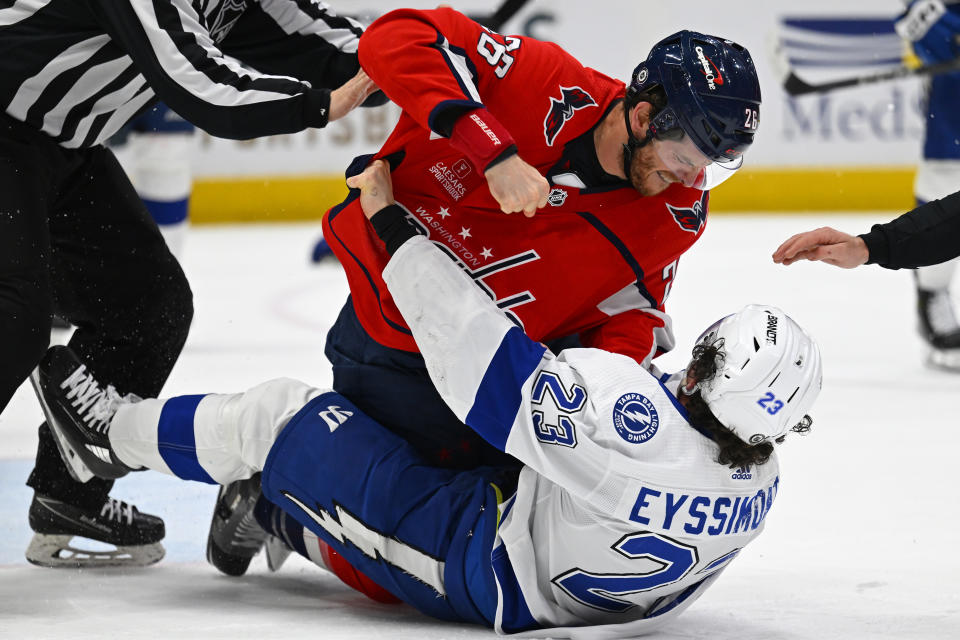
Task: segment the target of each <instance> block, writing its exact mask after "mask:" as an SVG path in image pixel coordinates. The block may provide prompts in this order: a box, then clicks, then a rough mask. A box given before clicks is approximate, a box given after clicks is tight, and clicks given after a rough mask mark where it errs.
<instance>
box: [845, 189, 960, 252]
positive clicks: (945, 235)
mask: <svg viewBox="0 0 960 640" xmlns="http://www.w3.org/2000/svg"><path fill="white" fill-rule="evenodd" d="M860 237H861V238H863V240H864V242H865V243H866V244H867V249H868V250H869V252H870V259H869V260H868V261H867V262H868V263H869V264H879V265H880V266H881V267H885V268H887V269H911V268H916V267H923V266H927V265H933V264H940V263H941V262H946V261H947V260H950V259H952V258H955V257H957V256H958V255H960V192H957V193H954V194H951V195H949V196H947V197H946V198H942V199H940V200H931V201H930V202H927V203H926V204H923V205H920V206H919V207H917V208H916V209H913V210H912V211H908V212H907V213H905V214H903V215H902V216H900V217H899V218H896V219H894V220H891V221H890V222H887V223H886V224H876V225H874V226H873V228H872V229H871V230H870V232H869V233H865V234H863V235H861V236H860Z"/></svg>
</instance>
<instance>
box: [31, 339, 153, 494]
mask: <svg viewBox="0 0 960 640" xmlns="http://www.w3.org/2000/svg"><path fill="white" fill-rule="evenodd" d="M30 382H31V384H32V385H33V389H34V391H35V392H36V393H37V397H38V398H39V399H40V405H41V406H42V407H43V413H44V414H45V415H46V417H47V423H48V424H49V425H50V427H51V429H53V434H54V436H55V438H54V440H55V441H56V442H57V446H58V447H59V448H60V454H61V455H62V456H63V460H64V462H66V463H67V468H68V469H69V470H70V472H71V475H73V476H74V478H75V479H77V480H79V481H80V482H84V481H85V480H86V479H89V473H88V474H86V478H85V477H84V474H83V471H84V469H88V470H89V472H93V473H94V474H95V475H98V476H100V477H101V478H106V479H108V480H109V479H113V478H120V477H122V476H125V475H126V474H127V472H129V471H131V469H130V467H128V466H127V465H125V464H123V463H122V462H121V461H120V459H119V458H117V456H116V455H115V454H114V453H113V450H112V449H111V447H110V439H109V437H108V434H109V432H110V420H111V419H113V416H114V414H115V413H116V412H117V408H118V407H119V406H120V405H121V404H123V403H128V402H135V401H137V400H139V398H137V397H136V396H133V395H127V396H124V397H122V398H121V397H120V394H118V393H117V390H116V389H114V388H113V386H112V385H108V386H107V387H106V388H101V387H100V383H99V382H98V381H97V380H96V379H95V378H94V377H93V375H92V374H91V373H90V372H89V371H88V370H87V367H86V365H83V364H81V363H80V360H79V359H78V358H77V356H76V354H74V353H73V351H72V350H71V349H70V348H69V347H62V346H55V347H50V349H49V350H48V351H47V353H46V355H45V356H44V357H43V359H42V360H41V361H40V364H39V365H38V366H37V368H36V369H35V370H34V372H33V373H32V374H31V375H30Z"/></svg>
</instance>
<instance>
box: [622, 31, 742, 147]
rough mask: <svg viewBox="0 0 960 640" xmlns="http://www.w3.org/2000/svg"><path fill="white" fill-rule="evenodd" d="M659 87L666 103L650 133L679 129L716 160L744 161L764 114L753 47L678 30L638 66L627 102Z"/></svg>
mask: <svg viewBox="0 0 960 640" xmlns="http://www.w3.org/2000/svg"><path fill="white" fill-rule="evenodd" d="M658 86H659V87H661V88H662V89H663V91H664V93H665V94H666V99H667V105H666V107H665V108H664V109H662V110H661V111H660V112H659V113H657V114H656V115H655V116H654V117H653V119H652V121H651V123H650V128H649V129H650V130H649V133H648V135H650V136H652V137H653V138H663V137H669V134H670V132H676V130H677V129H680V130H682V131H683V132H684V133H685V134H686V135H688V136H689V137H690V139H691V140H692V141H693V143H694V144H695V145H696V146H697V148H698V149H699V150H700V151H701V152H703V154H704V155H705V156H707V157H708V158H710V159H711V160H713V161H714V162H717V163H729V162H731V161H737V162H739V161H740V159H741V155H742V154H743V152H744V151H746V149H747V148H748V147H749V146H750V144H751V143H752V142H753V136H754V134H755V133H756V130H757V122H758V119H759V115H760V82H759V80H758V79H757V70H756V68H755V67H754V64H753V59H752V58H751V57H750V52H749V51H747V50H746V49H745V48H744V47H742V46H740V45H738V44H736V43H735V42H731V41H729V40H723V39H721V38H716V37H714V36H708V35H705V34H702V33H697V32H695V31H679V32H677V33H675V34H673V35H671V36H669V37H667V38H664V39H663V40H661V41H660V42H658V43H657V44H656V45H654V47H653V48H652V49H651V50H650V54H649V55H648V56H647V59H646V60H645V61H643V62H641V63H640V64H639V65H638V66H637V68H636V69H634V71H633V76H632V77H631V79H630V85H629V87H628V88H627V100H628V103H627V104H628V105H630V104H636V102H637V101H638V100H641V99H642V95H643V94H644V92H648V91H650V90H652V89H653V88H654V87H658ZM631 137H632V136H631Z"/></svg>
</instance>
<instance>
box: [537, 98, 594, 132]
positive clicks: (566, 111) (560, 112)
mask: <svg viewBox="0 0 960 640" xmlns="http://www.w3.org/2000/svg"><path fill="white" fill-rule="evenodd" d="M595 106H597V101H596V100H594V99H593V96H591V95H590V94H589V93H587V92H586V91H584V90H583V89H581V88H580V87H560V99H559V100H557V99H556V98H550V110H549V111H548V112H547V117H546V118H545V119H544V121H543V135H544V137H545V138H546V139H547V146H549V147H552V146H553V141H554V140H555V139H556V137H557V134H558V133H560V129H563V125H564V124H566V122H567V120H569V119H570V118H572V117H573V112H574V111H576V110H577V109H583V108H585V107H595Z"/></svg>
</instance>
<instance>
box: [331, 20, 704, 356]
mask: <svg viewBox="0 0 960 640" xmlns="http://www.w3.org/2000/svg"><path fill="white" fill-rule="evenodd" d="M359 55H360V62H361V65H362V66H363V68H364V69H365V70H366V72H367V73H368V74H369V75H370V77H371V78H373V80H374V81H375V82H376V83H377V84H378V85H379V86H380V87H381V88H382V89H383V90H384V92H385V93H386V94H387V95H388V96H389V97H390V99H391V100H393V101H394V102H396V103H397V104H398V105H400V106H401V107H402V109H403V113H402V115H401V118H400V121H399V123H398V124H397V126H396V128H395V129H394V131H393V133H392V134H391V136H390V138H389V139H388V140H387V141H386V143H385V144H384V146H383V148H382V149H381V150H380V152H379V153H378V154H377V157H387V156H390V157H391V158H394V159H397V158H399V164H396V163H395V166H394V169H393V171H392V178H393V188H394V195H395V198H396V200H397V202H398V203H399V204H401V205H402V206H404V207H405V208H406V209H407V211H408V212H409V215H410V217H411V218H412V219H413V221H415V222H416V223H417V224H418V226H419V227H420V228H421V230H422V231H423V232H424V233H426V234H427V235H428V237H429V238H430V239H431V240H432V241H434V242H435V243H436V244H437V245H438V246H440V247H441V248H443V249H444V250H445V252H446V253H447V254H448V255H449V256H450V257H451V258H452V259H454V260H456V261H457V262H458V263H459V264H460V265H461V266H462V267H463V268H464V269H465V270H466V272H467V273H468V274H469V275H470V276H471V277H472V278H473V279H474V280H475V281H476V283H477V284H478V285H479V286H480V287H482V288H483V289H484V290H485V291H486V292H487V293H488V294H489V295H490V296H491V297H492V298H493V299H495V300H496V301H497V303H498V305H499V306H500V308H501V309H503V310H504V312H506V313H507V314H508V315H511V316H512V317H513V318H514V319H515V320H517V321H518V322H519V323H520V324H521V325H522V326H523V328H524V330H525V331H526V332H527V334H528V335H529V336H530V337H532V338H534V339H535V340H543V341H546V340H550V339H553V338H558V337H562V336H567V335H573V334H579V336H580V339H581V342H582V343H583V345H584V346H592V347H597V348H601V349H606V350H608V351H614V352H618V353H623V354H626V355H629V356H631V357H633V358H634V359H636V360H637V361H639V362H641V363H647V362H649V360H650V359H651V358H652V357H654V356H655V355H657V353H658V352H662V351H666V350H669V349H670V348H672V347H673V335H672V331H671V327H670V320H669V318H668V317H667V315H666V314H665V313H664V307H663V305H664V302H665V300H666V298H667V295H668V293H669V290H670V285H671V282H672V280H673V278H674V276H675V275H676V270H677V261H678V259H679V257H680V255H681V254H682V253H683V252H684V251H686V250H687V249H688V248H689V247H690V246H691V245H692V244H693V243H694V242H695V241H696V240H697V238H698V237H699V236H700V234H701V233H702V232H703V228H704V225H705V222H706V211H707V199H708V194H707V193H706V192H701V191H699V190H696V189H692V188H687V187H684V186H682V185H680V184H673V185H671V186H670V187H669V188H668V189H667V190H666V191H664V192H663V193H661V194H659V195H657V196H648V197H642V196H640V195H639V194H638V193H637V192H636V191H635V190H634V189H632V188H629V187H619V188H593V189H590V188H578V187H577V186H568V185H570V184H575V181H574V180H571V179H569V178H567V179H564V178H563V177H562V176H561V175H554V177H553V179H552V184H551V187H552V191H551V193H550V198H549V204H548V205H547V206H546V207H544V208H543V209H540V210H539V211H538V212H537V213H536V215H535V216H534V217H533V218H526V217H524V216H523V215H522V214H519V213H517V214H512V215H506V214H504V213H502V212H501V211H500V208H499V205H498V204H497V202H496V200H494V198H493V197H492V196H491V195H490V192H489V189H488V188H487V185H486V182H485V180H484V177H483V174H482V172H481V170H480V168H478V167H475V166H473V165H472V164H471V163H470V160H469V159H468V158H467V156H466V155H465V154H464V153H462V152H460V151H457V150H456V149H455V148H454V147H453V146H451V144H450V142H449V140H448V139H447V138H444V137H441V136H439V135H438V134H437V133H434V132H433V131H432V130H431V125H432V124H434V123H433V120H432V119H433V117H434V116H435V115H436V114H437V113H439V111H440V110H441V109H442V108H443V107H445V106H449V105H463V106H466V107H478V108H486V109H487V110H488V111H489V113H491V114H493V116H494V117H495V118H496V119H497V120H498V121H499V122H500V123H501V124H502V125H504V126H505V128H506V129H507V130H508V131H509V132H510V134H511V135H512V136H513V138H514V140H515V142H516V145H517V148H518V152H519V154H520V157H521V158H523V159H524V160H525V161H526V162H528V163H530V164H531V165H533V166H534V167H536V168H537V169H538V170H540V172H541V173H542V174H544V175H549V174H548V172H550V170H551V168H554V169H555V165H556V164H557V163H558V161H560V159H561V156H562V153H563V149H564V145H566V144H567V143H568V142H569V141H571V140H573V139H575V138H576V137H578V136H580V135H582V134H584V133H585V132H587V131H589V130H590V129H591V128H592V127H593V126H594V125H595V124H597V122H599V121H600V120H601V119H602V118H603V116H604V115H605V114H606V113H607V112H608V110H609V108H610V107H611V105H612V104H613V102H614V101H615V100H617V99H619V98H622V97H623V95H624V92H625V86H624V84H623V83H622V82H620V81H618V80H614V79H612V78H609V77H607V76H605V75H603V74H601V73H599V72H597V71H596V70H593V69H590V68H587V67H584V66H583V65H581V64H580V63H579V62H577V61H576V60H575V59H574V58H572V57H571V56H570V55H569V54H567V53H566V52H565V51H563V49H561V48H560V47H558V46H557V45H555V44H552V43H548V42H541V41H538V40H534V39H531V38H524V37H517V36H502V35H499V34H497V33H493V32H490V31H488V30H486V29H484V28H483V27H481V26H480V25H478V24H477V23H475V22H473V21H471V20H469V19H468V18H466V17H465V16H463V15H462V14H459V13H457V12H455V11H453V10H450V9H438V10H434V11H415V10H410V9H401V10H398V11H394V12H391V13H388V14H387V15H385V16H383V17H382V18H380V19H379V20H378V21H376V22H375V23H374V24H373V25H371V27H370V28H369V29H367V31H366V32H365V33H364V35H363V37H362V38H361V39H360V49H359ZM367 160H369V158H367V159H364V160H363V161H361V162H360V163H357V166H355V167H352V170H354V171H360V170H362V168H363V166H365V164H366V161H367ZM556 173H557V172H556V170H555V171H554V172H553V174H556ZM358 195H359V194H358V193H356V192H355V193H352V194H351V196H350V197H349V198H348V199H347V200H346V201H345V202H344V203H342V204H340V205H338V206H336V207H334V208H333V209H331V210H330V211H329V212H328V213H327V215H326V216H325V217H324V222H323V225H324V237H325V238H326V240H327V242H329V244H330V246H331V247H332V248H333V251H334V253H335V254H336V255H337V257H338V258H339V259H340V262H341V263H342V264H343V267H344V270H345V271H346V274H347V279H348V281H349V284H350V291H351V294H352V296H353V304H354V306H355V308H356V312H357V315H358V317H359V319H360V322H361V324H362V325H363V326H364V328H365V329H366V330H367V332H368V333H369V334H370V335H371V336H372V337H373V338H374V339H375V340H376V341H377V342H379V343H380V344H383V345H386V346H388V347H393V348H397V349H404V350H408V351H416V345H415V343H414V341H413V338H412V337H411V335H410V331H409V329H408V328H407V326H406V324H405V323H404V321H403V318H402V317H401V315H400V313H399V311H398V310H397V308H396V307H395V306H394V303H393V301H392V299H391V297H390V294H389V292H388V291H387V287H386V286H385V285H384V283H383V280H382V279H381V278H380V273H381V271H382V269H383V267H384V266H385V265H386V263H387V261H388V259H389V256H388V255H387V253H386V251H385V250H384V247H383V244H382V243H381V242H380V240H379V239H378V238H377V237H376V235H375V234H374V232H373V230H372V228H371V227H370V226H369V224H368V223H367V221H366V219H365V218H364V215H363V212H362V210H361V208H360V203H359V199H358V197H357V196H358Z"/></svg>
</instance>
